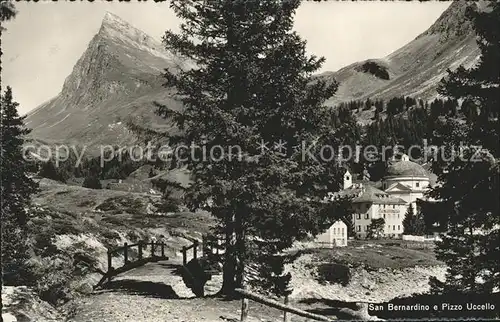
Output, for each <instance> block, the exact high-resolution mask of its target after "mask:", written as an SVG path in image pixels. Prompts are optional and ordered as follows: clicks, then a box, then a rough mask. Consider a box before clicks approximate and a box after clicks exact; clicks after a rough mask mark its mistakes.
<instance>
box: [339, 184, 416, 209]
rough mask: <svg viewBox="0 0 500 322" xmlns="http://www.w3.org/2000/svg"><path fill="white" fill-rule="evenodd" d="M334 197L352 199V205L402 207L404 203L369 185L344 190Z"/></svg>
mask: <svg viewBox="0 0 500 322" xmlns="http://www.w3.org/2000/svg"><path fill="white" fill-rule="evenodd" d="M334 196H335V197H345V196H351V197H353V199H352V202H353V203H361V202H366V203H376V204H391V205H392V204H397V205H404V204H406V201H404V200H403V199H401V198H397V197H392V196H391V195H390V194H388V193H386V192H384V191H382V190H380V189H377V188H375V187H373V186H371V185H366V184H356V185H353V186H352V187H350V188H347V189H344V190H342V191H339V192H337V193H336V194H334Z"/></svg>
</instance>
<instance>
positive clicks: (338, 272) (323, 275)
mask: <svg viewBox="0 0 500 322" xmlns="http://www.w3.org/2000/svg"><path fill="white" fill-rule="evenodd" d="M318 274H319V281H320V282H323V283H324V282H329V283H335V284H341V285H342V286H347V284H349V282H350V281H351V271H350V269H349V267H348V266H347V265H344V264H334V263H331V264H320V265H319V266H318Z"/></svg>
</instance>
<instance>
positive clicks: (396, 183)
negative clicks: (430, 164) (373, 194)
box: [382, 154, 430, 210]
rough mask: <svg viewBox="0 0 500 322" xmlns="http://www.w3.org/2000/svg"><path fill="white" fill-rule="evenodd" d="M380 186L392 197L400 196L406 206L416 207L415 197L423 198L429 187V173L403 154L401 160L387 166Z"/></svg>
mask: <svg viewBox="0 0 500 322" xmlns="http://www.w3.org/2000/svg"><path fill="white" fill-rule="evenodd" d="M382 188H383V189H384V191H385V192H386V193H388V194H390V195H391V196H393V197H396V198H401V199H403V200H404V201H405V202H406V203H407V206H410V204H412V205H413V209H414V210H416V209H417V204H416V201H417V199H424V194H425V192H426V191H427V190H429V188H430V180H429V174H428V173H427V171H426V170H425V169H424V168H423V167H422V166H421V165H419V164H417V163H415V162H411V161H410V160H409V157H408V156H407V155H405V154H403V155H402V156H401V160H400V161H398V162H394V163H393V164H392V165H390V166H389V167H388V168H387V176H385V177H384V180H383V183H382Z"/></svg>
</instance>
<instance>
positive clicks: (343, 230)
mask: <svg viewBox="0 0 500 322" xmlns="http://www.w3.org/2000/svg"><path fill="white" fill-rule="evenodd" d="M342 237H344V227H342Z"/></svg>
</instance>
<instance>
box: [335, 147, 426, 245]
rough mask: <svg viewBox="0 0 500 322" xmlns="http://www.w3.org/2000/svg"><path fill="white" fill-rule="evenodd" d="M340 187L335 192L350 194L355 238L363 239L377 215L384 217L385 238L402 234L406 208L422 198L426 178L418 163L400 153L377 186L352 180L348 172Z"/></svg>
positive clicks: (415, 205) (415, 209)
mask: <svg viewBox="0 0 500 322" xmlns="http://www.w3.org/2000/svg"><path fill="white" fill-rule="evenodd" d="M343 188H344V189H343V190H342V191H340V192H339V193H337V194H336V195H337V196H339V195H349V196H352V197H353V199H352V204H353V211H354V214H353V223H354V229H355V232H356V235H357V237H358V238H366V237H367V233H368V226H369V225H370V223H371V222H372V220H373V219H378V218H384V221H385V227H384V232H383V234H384V236H385V237H390V238H400V237H401V236H402V235H403V233H404V229H403V220H404V217H405V214H406V211H407V210H408V207H409V206H410V205H412V206H413V209H414V211H417V200H419V199H420V200H423V199H424V198H425V196H424V194H425V192H426V191H427V190H428V189H429V188H430V177H429V173H428V172H427V171H426V170H425V169H424V168H423V167H422V166H421V165H419V164H417V163H415V162H412V161H410V160H409V157H408V156H407V155H404V154H403V155H402V156H401V158H400V159H399V160H394V162H392V164H391V165H390V166H389V167H388V169H387V175H386V176H385V177H384V178H383V180H382V186H381V189H379V188H376V187H374V185H373V183H371V182H369V181H367V180H362V181H356V180H353V178H352V175H351V173H350V172H349V171H346V173H345V174H344V187H343Z"/></svg>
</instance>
